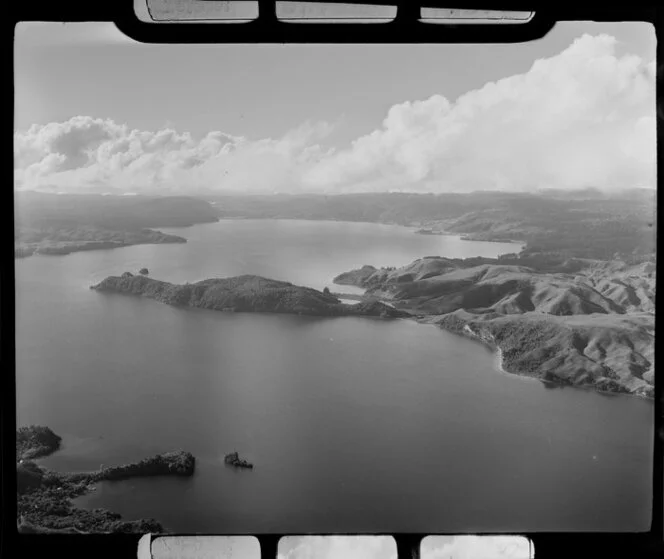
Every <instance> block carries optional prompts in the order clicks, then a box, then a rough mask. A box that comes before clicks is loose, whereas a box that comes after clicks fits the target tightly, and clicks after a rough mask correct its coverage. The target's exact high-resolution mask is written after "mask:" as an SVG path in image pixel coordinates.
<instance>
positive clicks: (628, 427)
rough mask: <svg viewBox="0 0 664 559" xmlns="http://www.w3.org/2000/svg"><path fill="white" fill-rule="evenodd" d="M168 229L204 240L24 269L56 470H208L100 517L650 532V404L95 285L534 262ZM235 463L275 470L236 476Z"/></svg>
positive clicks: (329, 327) (264, 225)
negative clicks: (186, 464) (191, 464)
mask: <svg viewBox="0 0 664 559" xmlns="http://www.w3.org/2000/svg"><path fill="white" fill-rule="evenodd" d="M161 230H162V231H164V232H167V233H174V234H178V235H182V236H184V237H186V238H187V239H188V241H189V242H188V243H186V244H173V245H139V246H133V247H126V248H121V249H114V250H105V251H90V252H80V253H74V254H71V255H67V256H33V257H29V258H25V259H20V260H16V280H17V281H16V285H17V294H16V337H17V340H16V352H17V353H16V365H17V375H16V383H17V421H18V424H19V425H25V424H42V425H47V426H49V427H51V428H52V429H53V430H54V431H55V432H56V433H58V434H59V435H61V436H62V437H63V447H62V450H60V451H59V452H57V453H55V454H54V455H52V456H50V457H47V458H45V459H43V460H41V463H42V464H43V465H45V466H47V467H50V468H53V469H58V470H77V471H79V470H80V471H82V470H90V469H96V468H98V467H100V465H101V464H104V465H107V466H108V465H112V464H118V463H123V462H128V461H134V460H139V459H141V458H143V457H146V456H149V455H152V454H155V453H158V452H165V451H169V450H175V449H183V450H188V451H190V452H192V453H193V454H194V455H195V456H196V459H197V463H196V473H195V475H194V476H193V477H192V478H186V479H174V478H151V479H133V480H128V481H122V482H104V483H101V484H98V486H97V490H96V491H94V492H92V493H90V494H88V495H85V496H83V497H81V498H79V499H78V500H77V503H78V504H79V506H85V507H90V508H95V507H106V508H109V509H110V510H113V511H116V512H119V513H121V514H122V515H123V516H124V517H125V518H126V519H136V518H142V517H154V518H156V519H158V520H159V521H160V522H162V524H163V525H164V526H165V527H166V528H167V529H168V530H171V531H177V532H181V533H184V532H187V533H193V532H212V533H236V534H241V533H259V532H286V533H288V532H292V533H303V532H345V531H352V532H391V531H395V532H407V531H421V532H432V533H436V532H467V531H493V532H509V531H523V530H528V531H559V530H570V531H575V530H583V531H636V530H647V529H649V523H650V509H651V492H652V465H651V463H652V440H653V436H654V435H653V420H654V419H653V418H654V414H653V407H654V406H653V404H652V402H650V401H645V400H641V399H638V398H635V397H626V396H610V395H600V394H597V393H594V392H591V391H587V390H580V389H572V388H548V387H546V386H545V385H544V384H542V383H540V382H539V381H536V380H533V379H528V378H522V377H517V376H514V375H508V374H505V373H501V372H499V371H498V369H497V366H496V356H495V355H494V354H493V353H492V352H491V351H489V350H488V349H487V348H485V347H484V346H482V345H480V344H477V343H475V342H473V341H471V340H468V339H465V338H461V337H458V336H455V335H453V334H450V333H447V332H444V331H442V330H440V329H438V328H436V327H433V326H426V325H420V324H417V323H414V322H412V321H408V320H380V319H370V318H357V317H342V318H316V317H301V316H289V315H262V314H251V313H247V314H240V313H238V314H227V313H218V312H214V311H207V310H200V309H181V308H175V307H169V306H167V305H164V304H161V303H158V302H156V301H152V300H147V299H141V298H133V297H127V296H122V295H118V294H109V293H100V292H96V291H92V290H89V289H88V287H89V286H90V285H91V284H93V283H97V282H98V281H100V280H101V279H103V278H104V277H106V276H107V275H119V274H121V273H122V272H124V271H127V270H128V271H132V272H134V273H136V272H137V271H138V269H140V268H142V267H144V266H145V267H147V268H148V269H149V270H150V275H151V277H154V278H156V279H162V280H167V281H172V282H178V283H180V282H185V281H189V282H194V281H198V280H201V279H204V278H208V277H225V276H231V275H238V274H245V273H250V274H258V275H264V276H266V277H271V278H274V279H280V280H287V281H291V282H293V283H296V284H300V285H307V286H311V287H314V288H317V289H322V288H323V287H326V286H328V287H330V288H331V289H334V290H338V291H343V292H348V293H350V292H351V291H352V288H349V287H347V286H338V287H335V286H333V284H332V282H331V280H332V278H333V277H334V276H335V275H337V274H339V273H341V272H344V271H348V270H350V269H352V268H357V267H360V266H362V265H364V264H372V265H374V266H377V267H378V266H401V265H404V264H407V263H409V262H411V261H412V260H414V259H416V258H420V257H423V256H432V255H440V256H448V257H468V256H478V255H481V256H496V255H498V254H501V253H505V252H515V245H511V244H502V243H488V242H471V241H461V240H460V239H458V238H457V237H452V236H429V235H416V234H414V233H413V231H412V230H411V229H408V228H403V227H397V226H389V225H377V224H362V223H342V222H311V221H290V220H265V221H257V220H226V221H221V222H219V223H212V224H204V225H196V226H193V227H189V228H177V229H175V228H173V229H161ZM516 250H518V247H516ZM355 292H357V290H355ZM234 450H237V451H238V452H239V453H240V455H241V456H243V457H245V458H248V459H249V460H250V461H252V462H253V463H254V464H255V466H256V467H255V469H254V470H253V471H236V470H233V469H231V468H228V467H225V466H224V464H223V457H224V454H226V453H228V452H232V451H234Z"/></svg>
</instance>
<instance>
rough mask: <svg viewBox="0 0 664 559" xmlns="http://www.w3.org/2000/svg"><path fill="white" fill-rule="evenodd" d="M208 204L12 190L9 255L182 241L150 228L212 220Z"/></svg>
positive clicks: (191, 200)
mask: <svg viewBox="0 0 664 559" xmlns="http://www.w3.org/2000/svg"><path fill="white" fill-rule="evenodd" d="M217 220H218V218H217V216H216V212H215V211H214V209H213V208H212V206H211V205H210V204H208V203H207V202H204V201H202V200H197V199H195V198H188V197H163V198H157V197H144V196H101V195H87V194H86V195H69V194H67V195H64V194H63V195H57V194H46V193H40V192H17V193H15V199H14V254H15V256H17V257H22V256H30V255H31V254H35V253H37V254H68V253H70V252H76V251H80V250H95V249H105V248H116V247H122V246H127V245H135V244H154V243H185V242H186V239H185V238H183V237H180V236H177V235H167V234H165V233H161V232H160V231H155V230H153V229H151V228H152V227H185V226H189V225H193V224H195V223H207V222H213V221H217Z"/></svg>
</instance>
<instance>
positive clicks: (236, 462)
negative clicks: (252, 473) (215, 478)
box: [224, 452, 254, 469]
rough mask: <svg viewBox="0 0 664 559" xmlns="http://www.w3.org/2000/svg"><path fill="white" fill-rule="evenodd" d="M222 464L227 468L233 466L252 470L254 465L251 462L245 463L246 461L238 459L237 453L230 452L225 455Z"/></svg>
mask: <svg viewBox="0 0 664 559" xmlns="http://www.w3.org/2000/svg"><path fill="white" fill-rule="evenodd" d="M224 462H225V463H226V464H228V465H229V466H233V467H235V468H247V469H253V467H254V465H253V464H252V463H251V462H247V461H246V460H243V459H242V458H240V455H239V454H238V453H237V452H231V453H230V454H227V455H226V456H225V457H224Z"/></svg>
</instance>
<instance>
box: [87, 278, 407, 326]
mask: <svg viewBox="0 0 664 559" xmlns="http://www.w3.org/2000/svg"><path fill="white" fill-rule="evenodd" d="M91 289H95V290H97V291H107V292H115V293H123V294H127V295H140V296H142V297H147V298H150V299H156V300H157V301H160V302H162V303H166V304H169V305H180V306H188V307H197V308H203V309H211V310H217V311H232V312H270V313H288V314H302V315H313V316H380V317H385V318H398V317H405V316H410V313H407V312H404V311H398V310H396V309H393V308H391V307H389V306H387V305H384V304H383V303H379V302H371V301H367V302H363V303H359V304H356V305H346V304H344V303H342V302H341V301H339V299H337V298H336V297H334V296H333V295H329V294H326V293H322V292H320V291H317V290H315V289H311V288H309V287H300V286H297V285H293V284H291V283H288V282H284V281H277V280H271V279H267V278H263V277H260V276H252V275H244V276H237V277H231V278H223V279H221V278H220V279H217V278H215V279H207V280H203V281H199V282H197V283H192V284H185V285H176V284H172V283H168V282H165V281H159V280H155V279H152V278H147V277H145V276H142V275H138V276H135V275H133V274H131V273H130V272H125V273H124V274H122V276H110V277H107V278H106V279H104V280H102V281H101V282H100V283H99V284H97V285H93V286H91Z"/></svg>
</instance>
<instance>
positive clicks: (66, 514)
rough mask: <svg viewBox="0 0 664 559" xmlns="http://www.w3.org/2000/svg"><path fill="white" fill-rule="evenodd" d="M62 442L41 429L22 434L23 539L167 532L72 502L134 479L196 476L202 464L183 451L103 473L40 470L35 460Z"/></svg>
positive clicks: (18, 477) (20, 522)
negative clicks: (99, 487) (102, 485)
mask: <svg viewBox="0 0 664 559" xmlns="http://www.w3.org/2000/svg"><path fill="white" fill-rule="evenodd" d="M61 440H62V439H61V437H60V436H58V435H56V434H55V433H53V431H51V429H49V428H48V427H44V426H39V425H31V426H29V427H21V428H19V429H18V430H17V431H16V488H17V515H18V518H17V523H18V529H19V531H20V532H21V533H30V534H59V533H62V534H88V533H146V532H153V533H156V532H164V528H163V526H162V525H161V524H160V523H159V522H158V521H157V520H155V519H152V518H150V519H141V520H132V521H123V520H122V517H121V516H120V515H119V514H117V513H114V512H111V511H108V510H106V509H100V508H98V509H94V510H85V509H80V508H77V507H75V506H74V505H73V504H72V503H71V499H72V498H74V497H78V496H80V495H84V494H85V493H87V492H89V491H92V490H94V484H95V483H96V482H99V481H120V480H126V479H130V478H134V477H152V476H184V477H188V476H192V475H193V474H194V470H195V464H196V460H195V458H194V456H193V455H192V454H191V453H189V452H185V451H183V450H178V451H174V452H166V453H163V454H157V455H156V456H153V457H151V458H146V459H144V460H140V461H139V462H133V463H131V464H122V465H118V466H110V467H107V468H101V469H99V470H97V471H93V472H76V473H63V472H55V471H52V470H49V469H47V468H44V467H43V466H40V465H38V464H37V463H36V462H35V461H34V460H33V458H37V457H43V456H46V455H48V454H51V453H52V452H55V451H56V450H58V449H59V448H60V441H61Z"/></svg>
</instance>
